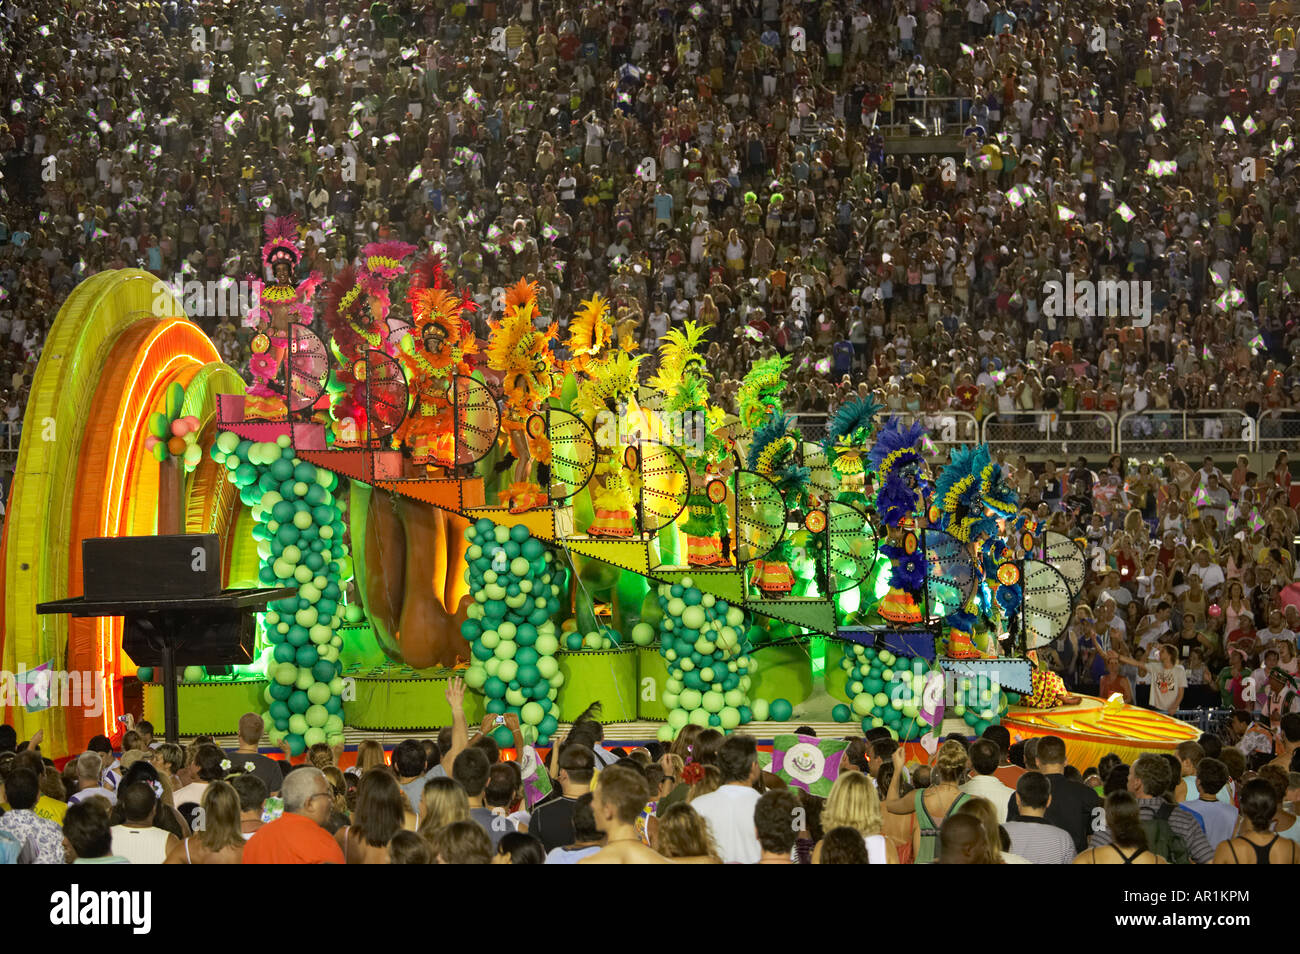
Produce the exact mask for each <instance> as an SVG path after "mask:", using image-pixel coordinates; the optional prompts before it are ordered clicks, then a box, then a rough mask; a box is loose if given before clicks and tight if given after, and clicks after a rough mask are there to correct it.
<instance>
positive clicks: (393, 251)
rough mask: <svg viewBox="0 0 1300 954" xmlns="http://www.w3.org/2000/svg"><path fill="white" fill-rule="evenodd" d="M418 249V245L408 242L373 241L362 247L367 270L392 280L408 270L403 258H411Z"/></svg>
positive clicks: (362, 256)
mask: <svg viewBox="0 0 1300 954" xmlns="http://www.w3.org/2000/svg"><path fill="white" fill-rule="evenodd" d="M416 251H417V249H416V247H415V246H414V245H411V244H409V243H407V242H371V243H370V244H369V245H366V246H365V247H364V248H362V249H361V258H362V263H363V267H364V268H365V270H366V271H368V272H370V273H371V274H374V275H378V276H379V277H380V278H383V279H386V280H388V281H392V280H393V279H394V278H396V277H397V276H398V275H401V274H403V273H405V271H406V266H404V265H403V264H402V259H404V258H409V257H410V256H411V255H414V254H415V252H416Z"/></svg>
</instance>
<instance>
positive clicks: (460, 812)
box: [416, 777, 470, 844]
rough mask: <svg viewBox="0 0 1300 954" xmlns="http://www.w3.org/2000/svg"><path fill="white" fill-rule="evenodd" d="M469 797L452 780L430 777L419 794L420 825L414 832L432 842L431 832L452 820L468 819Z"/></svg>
mask: <svg viewBox="0 0 1300 954" xmlns="http://www.w3.org/2000/svg"><path fill="white" fill-rule="evenodd" d="M469 820H470V817H469V799H468V798H467V797H466V796H465V789H463V788H461V787H460V785H458V784H457V783H456V782H455V781H454V780H452V779H449V778H446V777H441V778H431V779H429V781H427V782H425V783H424V793H423V794H422V795H421V796H420V825H419V827H418V828H417V829H416V833H417V834H418V835H419V836H420V837H421V838H423V839H424V840H425V841H428V842H429V843H430V844H432V839H433V833H434V832H436V831H437V830H438V829H440V828H444V827H446V826H447V825H450V824H451V823H452V822H458V821H469Z"/></svg>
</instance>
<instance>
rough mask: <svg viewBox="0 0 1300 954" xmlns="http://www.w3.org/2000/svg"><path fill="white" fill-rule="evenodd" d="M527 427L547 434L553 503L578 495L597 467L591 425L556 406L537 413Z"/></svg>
mask: <svg viewBox="0 0 1300 954" xmlns="http://www.w3.org/2000/svg"><path fill="white" fill-rule="evenodd" d="M527 426H528V432H529V434H532V435H533V436H534V437H540V436H545V437H546V438H547V439H548V440H549V441H550V443H551V485H550V488H549V493H550V498H551V502H552V503H558V502H561V501H564V500H568V499H569V498H571V497H574V496H576V495H577V494H578V493H579V492H580V491H581V490H582V489H583V488H584V487H586V486H587V483H588V481H590V480H591V475H592V474H593V473H594V472H595V470H596V438H595V436H594V435H593V434H592V433H591V428H589V427H588V426H587V425H586V424H585V423H584V422H583V420H582V418H580V417H578V416H577V415H576V414H571V413H569V412H568V411H562V410H560V409H559V408H557V407H553V408H548V409H547V410H546V412H545V414H544V415H543V414H534V415H533V416H532V417H530V418H529V419H528V424H527ZM534 430H536V431H537V433H534Z"/></svg>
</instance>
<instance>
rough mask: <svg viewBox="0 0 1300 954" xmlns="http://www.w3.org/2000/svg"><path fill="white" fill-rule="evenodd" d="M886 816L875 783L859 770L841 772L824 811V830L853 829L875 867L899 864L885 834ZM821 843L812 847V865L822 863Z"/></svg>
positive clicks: (895, 852)
mask: <svg viewBox="0 0 1300 954" xmlns="http://www.w3.org/2000/svg"><path fill="white" fill-rule="evenodd" d="M883 825H884V815H883V812H882V811H881V805H880V796H879V795H877V794H876V786H875V783H874V782H872V781H871V779H869V778H867V776H865V775H863V774H862V773H861V772H859V771H857V770H852V771H843V770H841V771H840V776H839V778H837V779H836V780H835V784H834V785H832V786H831V793H830V795H828V796H827V797H826V807H825V808H823V809H822V830H823V831H830V830H831V829H832V828H852V829H854V830H855V831H857V832H859V833H860V834H861V835H862V840H863V843H864V844H865V845H866V848H867V857H869V858H870V859H871V864H873V865H886V864H889V865H896V864H898V849H896V848H895V847H894V845H893V843H892V842H890V841H889V839H887V838H886V837H885V836H884V834H883V832H882V827H883ZM821 849H822V844H821V842H820V841H819V842H817V844H816V845H815V846H814V847H813V854H812V862H813V864H820V863H821Z"/></svg>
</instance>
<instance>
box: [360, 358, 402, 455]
mask: <svg viewBox="0 0 1300 954" xmlns="http://www.w3.org/2000/svg"><path fill="white" fill-rule="evenodd" d="M407 398H408V394H407V389H406V374H405V373H404V372H403V371H402V366H401V364H399V363H398V361H397V359H396V358H393V357H390V356H389V355H386V354H384V352H382V351H378V350H376V349H374V348H371V349H370V350H368V351H367V352H366V427H367V428H368V429H369V431H370V439H371V440H374V439H376V438H383V437H387V436H388V435H389V434H391V433H393V431H395V430H397V428H398V427H399V426H400V425H401V423H402V420H403V418H405V417H406V405H407Z"/></svg>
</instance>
